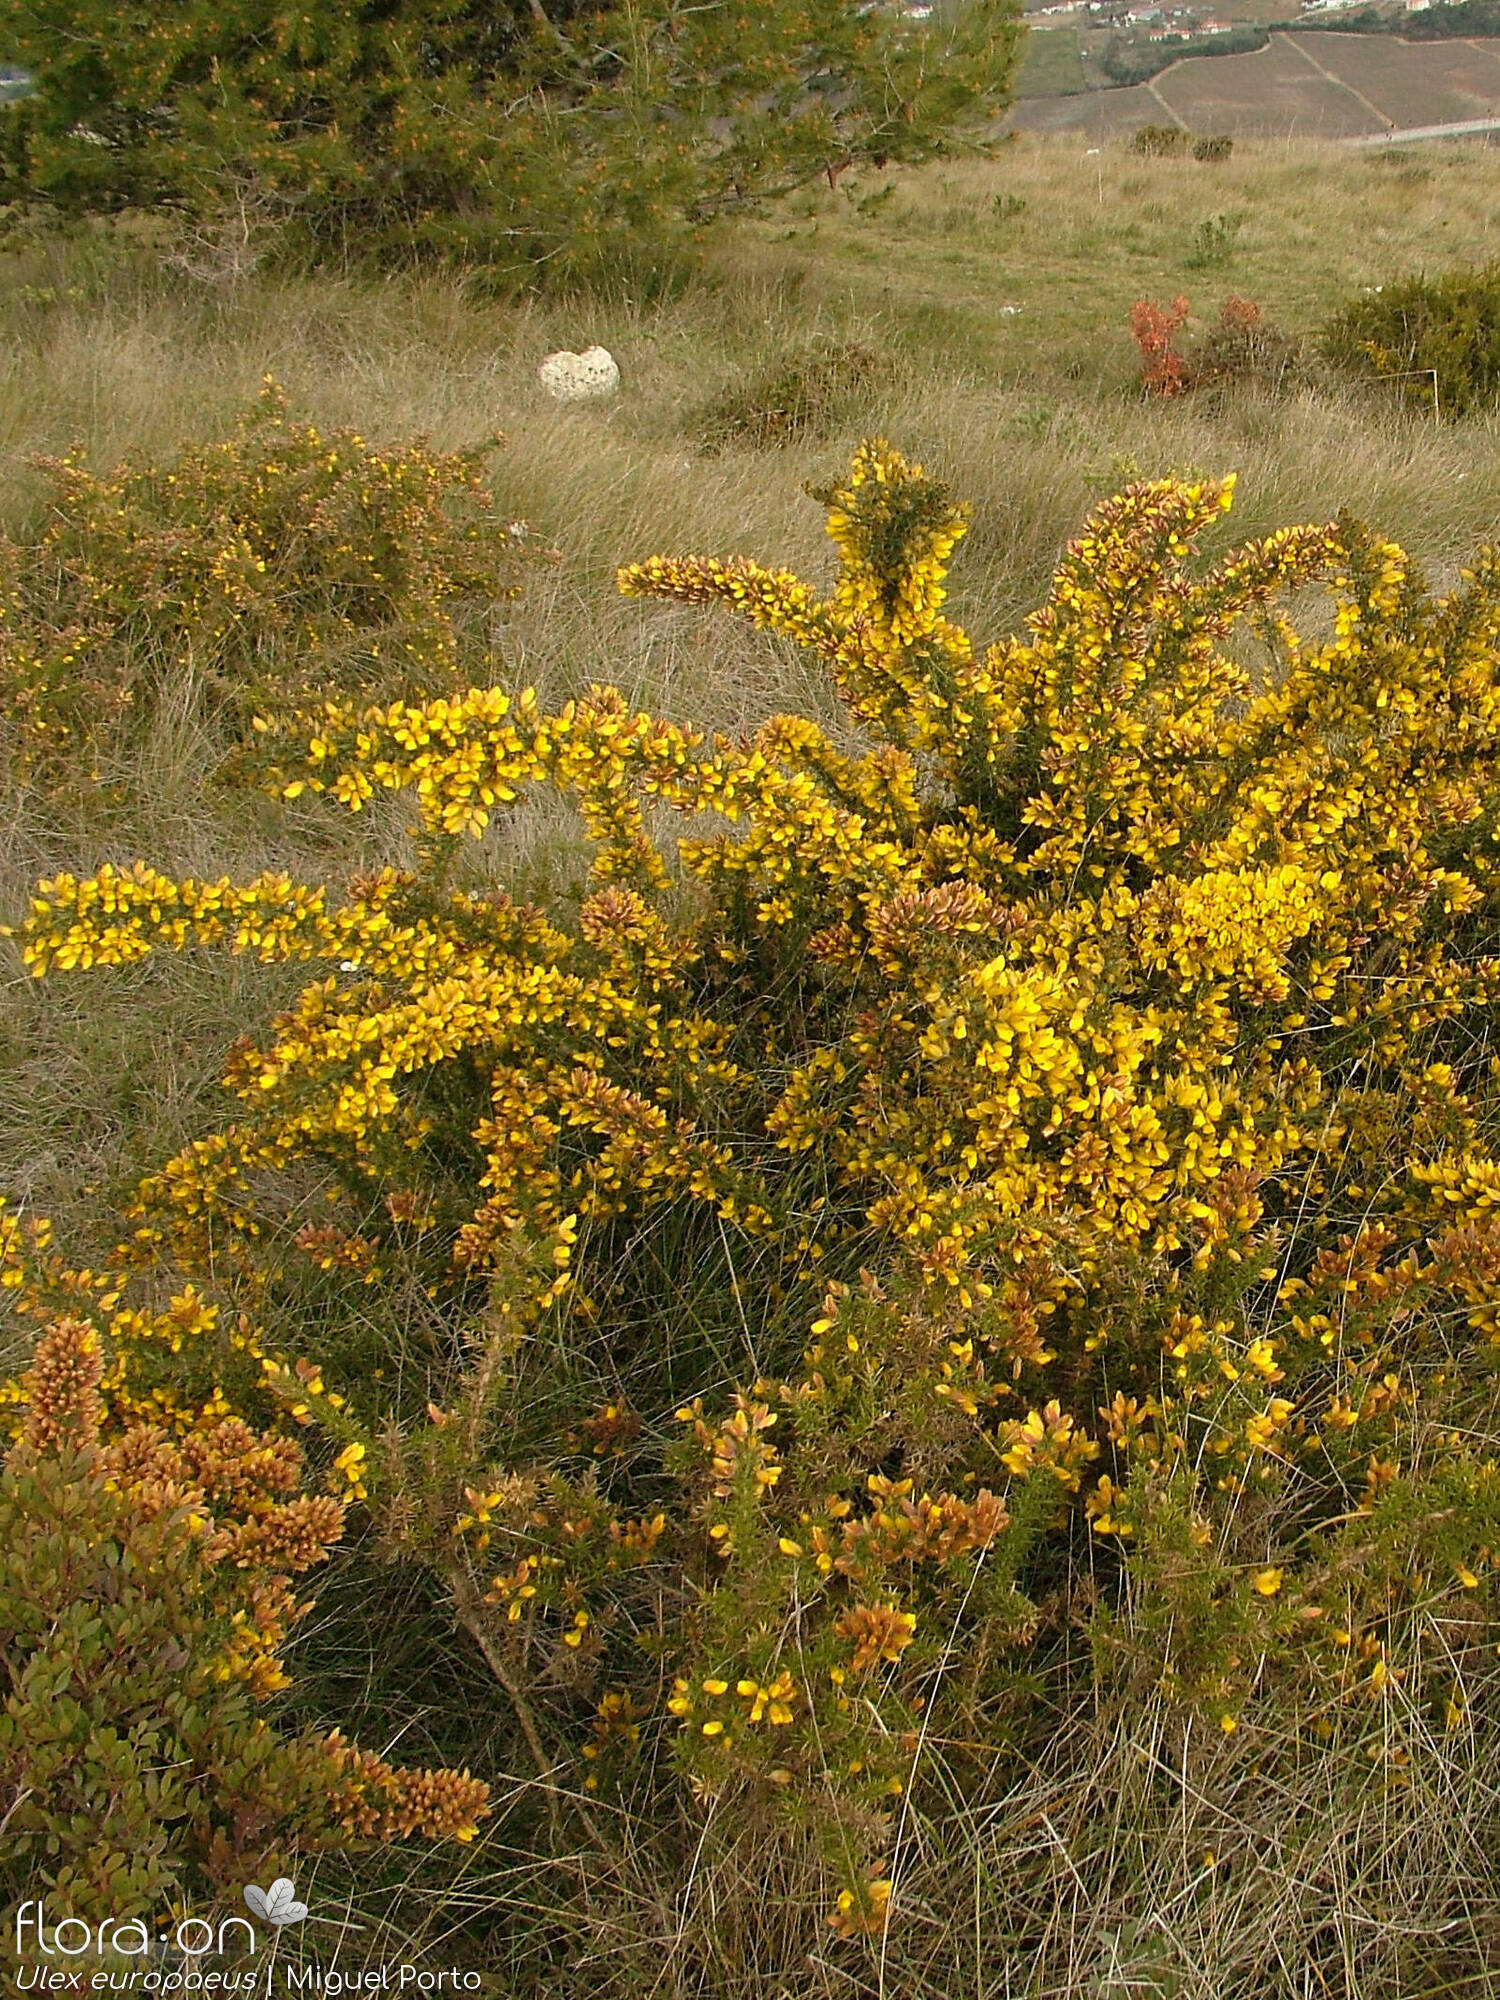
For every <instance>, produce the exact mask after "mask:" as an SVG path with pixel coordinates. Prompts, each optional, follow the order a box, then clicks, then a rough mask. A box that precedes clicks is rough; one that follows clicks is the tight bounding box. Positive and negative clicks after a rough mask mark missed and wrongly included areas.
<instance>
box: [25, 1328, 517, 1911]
mask: <svg viewBox="0 0 1500 2000" xmlns="http://www.w3.org/2000/svg"><path fill="white" fill-rule="evenodd" d="M112 1373H113V1370H112V1368H109V1367H107V1366H106V1361H105V1352H104V1343H103V1342H102V1341H101V1339H100V1337H99V1334H98V1332H97V1330H96V1329H95V1328H94V1327H93V1326H92V1325H91V1324H90V1323H89V1322H88V1321H87V1320H85V1319H75V1318H61V1319H57V1320H54V1321H53V1322H52V1323H51V1325H49V1326H48V1328H47V1330H46V1332H45V1333H44V1334H43V1336H42V1339H41V1341H40V1343H39V1345H38V1347H37V1350H36V1356H35V1360H34V1361H33V1364H32V1367H31V1369H30V1372H29V1374H28V1375H27V1377H26V1378H25V1380H24V1382H23V1383H22V1384H21V1385H20V1387H21V1391H22V1394H23V1395H24V1398H25V1405H26V1407H25V1422H24V1427H23V1429H22V1431H21V1433H20V1435H19V1437H18V1438H17V1439H16V1441H15V1442H14V1444H13V1445H12V1447H11V1450H10V1452H9V1454H8V1456H7V1459H6V1461H5V1465H4V1469H3V1471H0V1531H3V1536H4V1545H5V1551H6V1563H5V1573H4V1576H3V1578H0V1628H3V1630H4V1631H5V1633H6V1643H5V1653H4V1676H5V1686H6V1701H5V1706H4V1710H3V1712H0V1784H3V1786H4V1789H5V1795H6V1797H7V1800H8V1801H9V1810H8V1812H7V1816H6V1819H7V1851H6V1858H5V1861H4V1863H3V1864H0V1882H3V1883H4V1884H5V1885H6V1886H7V1888H21V1887H24V1886H25V1883H26V1876H27V1870H28V1868H29V1867H31V1866H33V1865H36V1864H41V1865H42V1866H44V1867H45V1868H46V1869H47V1877H48V1881H49V1884H50V1885H51V1886H52V1887H53V1888H54V1890H55V1893H56V1894H57V1895H58V1896H59V1897H60V1898H61V1899H62V1901H64V1902H65V1903H66V1904H67V1905H68V1907H69V1908H70V1909H71V1910H72V1911H73V1912H74V1913H75V1914H79V1915H82V1916H84V1917H86V1918H92V1917H103V1916H107V1917H110V1918H117V1917H121V1916H125V1917H134V1916H137V1915H139V1914H141V1913H142V1912H147V1911H151V1910H153V1909H156V1908H159V1907H160V1904H161V1901H162V1899H163V1897H164V1896H168V1897H172V1898H181V1897H183V1896H188V1897H192V1896H194V1895H195V1894H198V1893H211V1892H212V1891H214V1890H216V1889H223V1888H225V1887H230V1888H233V1889H236V1890H237V1889H238V1888H239V1886H240V1884H241V1882H242V1881H243V1879H244V1871H245V1869H246V1867H247V1866H251V1867H253V1866H256V1865H258V1864H259V1863H260V1862H261V1861H262V1860H266V1861H272V1862H274V1861H275V1860H276V1859H278V1858H279V1857H280V1855H281V1854H282V1853H283V1852H285V1851H286V1850H287V1848H288V1846H289V1845H292V1844H295V1846H296V1847H298V1848H300V1849H302V1850H304V1851H305V1850H307V1849H310V1848H316V1847H319V1846H326V1845H329V1844H332V1843H339V1844H348V1843H349V1842H351V1841H357V1840H359V1839H378V1840H390V1839H395V1838H399V1837H401V1836H404V1835H407V1834H411V1833H423V1834H425V1835H427V1836H428V1837H429V1838H431V1839H440V1838H452V1837H457V1838H459V1839H470V1838H472V1837H473V1835H474V1834H475V1833H476V1832H477V1831H478V1824H477V1823H478V1821H479V1820H480V1819H481V1818H482V1817H483V1816H484V1815H485V1813H486V1812H487V1811H488V1806H487V1797H488V1788H487V1786H485V1785H484V1784H482V1783H480V1782H479V1781H478V1780H476V1779H474V1778H471V1777H470V1776H469V1774H468V1773H467V1772H466V1771H465V1772H462V1773H460V1772H457V1771H422V1770H398V1769H396V1768H394V1767H393V1766H391V1765H390V1764H388V1763H386V1762H385V1761H384V1760H383V1759H382V1758H379V1757H376V1756H373V1755H371V1754H370V1753H369V1752H367V1751H362V1750H359V1749H357V1748H356V1747H355V1746H354V1745H352V1744H350V1743H347V1742H345V1740H344V1739H343V1737H342V1736H340V1735H339V1734H338V1732H337V1731H335V1732H333V1733H332V1734H331V1735H329V1736H326V1737H322V1738H319V1737H316V1736H312V1735H304V1736H302V1737H300V1738H298V1739H293V1740H288V1739H285V1738H283V1737H281V1736H280V1735H278V1734H277V1733H276V1731H275V1730H274V1729H273V1728H272V1727H271V1726H270V1725H269V1723H267V1722H266V1721H265V1720H263V1719H262V1718H261V1717H260V1716H258V1715H257V1714H256V1710H257V1708H258V1707H260V1706H261V1705H262V1704H263V1703H264V1702H265V1700H266V1699H267V1697H268V1696H270V1695H272V1694H274V1693H275V1692H276V1691H277V1690H278V1689H280V1688H283V1687H285V1686H286V1685H287V1675H286V1673H285V1671H284V1668H283V1666H282V1662H281V1660H280V1658H279V1657H278V1650H277V1649H278V1648H279V1647H280V1645H281V1644H282V1642H283V1640H284V1639H285V1638H286V1636H287V1633H288V1631H289V1629H290V1628H291V1627H292V1626H293V1625H294V1624H295V1623H296V1622H297V1620H298V1619H300V1618H301V1617H303V1616H304V1615H305V1613H306V1612H307V1611H308V1610H310V1609H311V1606H310V1605H309V1604H307V1603H299V1602H298V1601H297V1597H296V1590H295V1586H294V1584H293V1581H292V1579H293V1578H294V1577H296V1576H298V1575H300V1574H301V1573H302V1572H304V1571H306V1570H308V1569H310V1568H312V1567H313V1566H314V1565H316V1564H318V1563H321V1562H322V1561H323V1560H324V1559H325V1557H326V1555H327V1552H328V1550H329V1548H330V1546H331V1545H332V1544H334V1543H335V1542H337V1541H338V1540H339V1537H340V1535H341V1534H342V1532H343V1525H344V1513H345V1505H344V1502H343V1501H342V1500H339V1499H336V1498H334V1497H333V1496H331V1495H328V1494H318V1493H308V1492H305V1491H303V1490H302V1485H303V1471H304V1468H303V1460H302V1453H301V1450H300V1448H299V1447H298V1445H297V1444H296V1442H295V1441H294V1440H293V1439H292V1438H290V1437H288V1436H285V1435H277V1434H273V1433H269V1432H265V1433H261V1432H256V1431H254V1430H252V1429H251V1428H250V1427H249V1426H248V1425H247V1424H245V1423H244V1422H243V1421H242V1420H241V1419H240V1418H238V1417H234V1416H230V1415H227V1414H224V1413H222V1412H219V1413H214V1414H206V1415H201V1416H200V1420H199V1421H198V1422H197V1423H196V1424H195V1425H194V1426H193V1427H192V1428H191V1429H188V1430H186V1431H181V1430H179V1429H175V1428H174V1427H173V1426H171V1425H166V1424H160V1423H151V1422H148V1421H136V1422H132V1423H130V1424H128V1425H127V1426H126V1427H124V1428H119V1427H118V1426H117V1425H115V1424H113V1423H112V1422H111V1418H110V1408H109V1406H110V1403H111V1400H112V1399H111V1398H110V1395H109V1392H108V1389H107V1387H106V1386H105V1385H106V1382H107V1379H108V1377H109V1376H110V1375H111V1374H112Z"/></svg>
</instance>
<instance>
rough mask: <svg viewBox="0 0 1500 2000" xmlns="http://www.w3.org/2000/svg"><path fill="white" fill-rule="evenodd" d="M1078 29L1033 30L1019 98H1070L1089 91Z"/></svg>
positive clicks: (1018, 87) (1023, 62) (1028, 39)
mask: <svg viewBox="0 0 1500 2000" xmlns="http://www.w3.org/2000/svg"><path fill="white" fill-rule="evenodd" d="M1085 87H1086V86H1085V84H1084V80H1083V57H1082V55H1081V54H1080V52H1079V45H1078V30H1077V29H1076V28H1033V30H1032V32H1031V33H1030V34H1029V35H1028V36H1027V37H1026V48H1025V53H1024V55H1023V56H1022V59H1021V71H1020V74H1019V76H1017V78H1016V96H1017V97H1018V98H1020V97H1070V96H1073V95H1074V94H1075V93H1076V92H1078V91H1080V90H1083V89H1084V88H1085Z"/></svg>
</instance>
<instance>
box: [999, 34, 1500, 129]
mask: <svg viewBox="0 0 1500 2000" xmlns="http://www.w3.org/2000/svg"><path fill="white" fill-rule="evenodd" d="M1050 32H1052V33H1065V32H1067V31H1066V30H1056V29H1054V30H1051V31H1050ZM1490 117H1500V41H1496V40H1484V41H1479V40H1476V41H1465V42H1404V41H1401V40H1399V39H1397V38H1395V37H1392V36H1385V35H1337V34H1325V33H1322V32H1318V33H1314V34H1303V35H1298V34H1276V35H1272V37H1271V39H1270V43H1269V45H1268V46H1267V47H1266V48H1263V49H1256V50H1253V51H1251V52H1250V53H1249V54H1247V55H1239V56H1185V57H1184V58H1183V60H1182V61H1181V62H1178V63H1173V65H1172V66H1171V68H1170V69H1166V70H1163V71H1162V73H1161V74H1160V75H1159V76H1157V77H1154V78H1153V79H1152V80H1151V82H1149V83H1142V84H1135V85H1132V86H1131V87H1130V88H1129V89H1121V90H1098V91H1090V92H1087V93H1083V94H1080V95H1077V96H1072V97H1047V98H1027V99H1025V100H1024V101H1023V102H1021V103H1019V104H1017V105H1015V106H1014V107H1013V108H1012V109H1011V111H1010V112H1009V113H1008V114H1007V116H1006V119H1005V124H1004V129H1006V130H1011V131H1022V132H1062V131H1074V130H1076V131H1079V132H1081V133H1085V134H1087V136H1088V137H1090V138H1093V139H1099V138H1114V137H1118V136H1119V135H1120V134H1122V133H1125V132H1129V131H1132V130H1134V129H1135V128H1136V127H1137V126H1139V125H1146V124H1160V123H1162V122H1163V121H1164V120H1166V121H1172V122H1176V123H1178V124H1181V125H1185V126H1187V127H1189V128H1190V129H1191V130H1193V131H1195V132H1228V133H1232V134H1233V135H1234V136H1235V137H1236V138H1241V137H1243V138H1281V137H1283V136H1287V137H1291V136H1296V137H1301V138H1320V139H1357V138H1366V137H1370V138H1373V137H1378V136H1379V135H1380V134H1381V133H1383V132H1386V131H1389V130H1391V129H1392V128H1398V129H1399V128H1404V127H1407V126H1425V125H1447V124H1457V123H1460V122H1463V121H1465V120H1471V119H1482V118H1490Z"/></svg>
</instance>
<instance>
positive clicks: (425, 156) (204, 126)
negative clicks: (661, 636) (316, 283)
mask: <svg viewBox="0 0 1500 2000" xmlns="http://www.w3.org/2000/svg"><path fill="white" fill-rule="evenodd" d="M1017 14H1018V9H1017V8H1016V6H1015V4H1014V0H965V4H964V5H963V6H961V7H957V8H954V9H951V10H945V11H944V12H943V13H942V14H941V15H940V16H939V15H935V16H934V17H933V18H932V19H931V20H930V21H928V22H926V23H916V22H912V21H909V20H907V19H905V17H904V16H902V15H900V14H899V13H897V12H896V11H895V10H892V9H887V8H884V7H877V8H874V9H855V8H851V7H849V6H847V5H845V4H844V0H811V4H805V0H775V4H768V5H764V6H757V7H755V8H753V9H750V10H747V11H740V12H738V13H736V12H734V11H732V10H724V9H720V8H714V7H695V6H686V5H683V4H680V0H644V4H628V5H627V4H615V0H563V4H552V5H550V6H548V7H544V6H542V5H541V4H539V0H504V4H502V5H500V6H498V7H496V6H492V5H488V4H484V5H481V4H478V0H438V4H436V5H434V4H432V0H421V4H417V0H394V3H393V4H375V0H330V4H326V5H322V6H320V7H318V8H317V9H315V10H314V11H313V12H311V13H297V12H295V11H294V12H291V13H288V12H285V11H283V10H278V9H276V8H274V7H272V6H270V5H268V4H267V0H225V4H222V5H214V4H210V0H180V4H177V5H174V6H171V7H167V8H163V7H158V6H154V5H153V6H142V5H139V4H137V5H133V6H130V7H127V8H126V9H125V11H124V13H123V14H122V12H121V10H120V8H118V7H115V6H113V5H106V4H103V0H89V4H86V5H84V6H82V7H80V6H79V5H78V4H77V0H5V4H3V5H0V46H3V47H5V48H6V49H7V51H9V52H10V53H11V54H13V56H14V57H15V59H16V60H17V61H19V62H21V63H23V64H24V65H25V66H26V67H27V68H28V69H29V70H30V71H32V72H33V73H34V75H35V77H36V79H37V89H36V91H35V93H34V94H33V95H31V96H29V97H28V98H26V99H25V100H23V101H22V102H21V103H20V104H18V105H17V106H15V107H14V111H15V115H14V117H7V119H6V121H5V123H4V126H3V129H0V197H4V198H6V199H9V200H11V201H13V202H19V203H21V204H23V205H27V206H30V207H35V206H38V205H40V206H42V207H44V208H46V209H49V210H52V211H54V212H56V213H59V214H62V215H80V214H99V213H105V214H110V213H117V212H119V211H121V210H123V209H127V208H164V209H168V210H171V211H175V212H177V213H179V214H181V215H185V216H189V217H198V218H202V217H204V216H212V215H214V214H216V213H219V212H221V211H222V210H223V209H224V208H225V207H226V205H233V204H235V203H236V202H238V203H239V204H241V206H242V209H243V212H245V213H246V214H253V216H254V217H255V218H256V219H257V223H258V225H260V226H262V227H263V228H264V229H265V230H266V231H267V232H268V237H269V240H270V241H271V242H272V244H273V247H278V248H279V251H280V253H281V254H284V255H289V256H297V257H312V258H315V259H325V260H326V259H330V258H334V259H339V260H343V259H346V258H347V257H349V256H350V255H353V256H356V257H358V256H365V255H374V256H377V257H383V258H411V257H414V256H416V257H447V258H454V259H457V260H460V261H463V262H466V263H474V262H481V263H485V264H487V265H489V266H491V267H493V268H494V269H495V270H496V271H498V272H499V273H501V274H502V275H503V274H507V273H508V274H509V275H510V277H511V278H512V279H513V280H514V282H516V283H518V284H529V283H531V282H534V281H536V280H537V279H538V278H539V277H540V276H543V275H545V276H548V277H550V278H552V279H554V280H555V279H557V278H559V277H561V276H571V277H576V276H578V275H579V274H580V273H582V272H584V271H587V270H589V269H590V268H594V267H598V266H599V265H601V264H603V263H607V262H608V261H609V260H610V254H611V247H612V246H613V247H614V248H615V249H616V250H618V249H619V248H620V247H621V245H622V244H623V245H625V246H630V245H639V244H641V243H648V244H649V243H651V242H654V241H657V240H665V239H666V238H668V237H669V236H671V235H672V234H673V233H674V232H675V233H679V234H680V232H681V230H682V229H683V228H684V227H685V226H686V225H688V224H690V223H692V222H694V221H698V220H701V219H702V218H703V217H705V216H707V215H709V214H712V213H714V212H716V211H717V210H719V209H720V208H722V207H723V206H724V205H725V204H726V203H732V202H735V201H740V200H743V199H745V198H747V197H749V196H751V195H753V194H755V193H757V192H761V191H764V190H767V189H773V188H776V187H780V186H784V185H788V184H791V183H794V182H797V181H800V180H804V179H806V178H808V177H809V176H810V175H812V174H814V173H819V172H823V171H825V170H828V169H830V168H836V167H837V166H839V165H842V164H846V163H849V162H852V161H856V160H862V159H868V158H873V157H876V156H880V157H889V158H891V159H898V160H914V159H922V158H926V157H928V156H930V155H931V154H932V153H934V152H936V151H941V150H942V149H943V148H944V146H945V145H946V144H948V143H949V135H950V133H951V131H952V128H953V127H954V126H955V124H957V123H959V122H961V121H963V120H964V119H965V118H966V117H968V116H969V115H970V114H971V113H974V114H979V113H993V112H994V111H997V110H999V109H1002V108H1003V106H1004V103H1005V101H1006V99H1005V91H1006V86H1007V82H1008V79H1009V77H1010V75H1011V72H1012V70H1013V68H1014V65H1015V61H1016V55H1017V46H1018V41H1019V36H1020V29H1019V26H1018V22H1017Z"/></svg>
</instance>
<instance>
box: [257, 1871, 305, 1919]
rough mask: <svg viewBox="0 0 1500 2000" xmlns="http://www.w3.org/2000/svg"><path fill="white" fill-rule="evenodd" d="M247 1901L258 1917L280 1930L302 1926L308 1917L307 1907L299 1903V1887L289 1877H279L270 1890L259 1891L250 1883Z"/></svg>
mask: <svg viewBox="0 0 1500 2000" xmlns="http://www.w3.org/2000/svg"><path fill="white" fill-rule="evenodd" d="M245 1901H246V1902H247V1903H248V1904H249V1905H250V1908H251V1910H252V1911H253V1912H254V1914H255V1915H256V1916H257V1917H262V1918H264V1920H265V1921H266V1922H267V1923H268V1924H275V1926H276V1927H277V1929H278V1930H279V1929H280V1928H281V1926H282V1925H283V1924H300V1923H301V1921H302V1919H303V1918H304V1917H305V1916H306V1915H307V1905H306V1903H299V1902H298V1901H297V1885H296V1884H295V1883H294V1882H293V1881H292V1880H291V1878H290V1876H287V1875H282V1876H279V1877H278V1878H277V1880H276V1881H274V1882H273V1883H272V1884H271V1886H270V1888H269V1889H257V1888H256V1886H255V1884H254V1883H253V1882H252V1883H250V1884H249V1886H248V1887H247V1888H246V1890H245Z"/></svg>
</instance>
